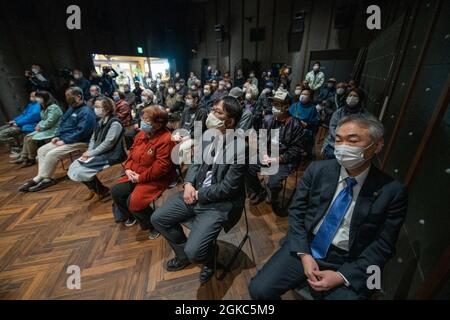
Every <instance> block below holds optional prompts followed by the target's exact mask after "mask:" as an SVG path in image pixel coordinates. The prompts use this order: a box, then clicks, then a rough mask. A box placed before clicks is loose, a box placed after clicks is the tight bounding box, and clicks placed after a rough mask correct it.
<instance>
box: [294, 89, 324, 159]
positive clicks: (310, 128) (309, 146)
mask: <svg viewBox="0 0 450 320" xmlns="http://www.w3.org/2000/svg"><path fill="white" fill-rule="evenodd" d="M313 97H314V92H313V91H312V90H311V89H303V91H302V92H301V95H300V99H299V102H297V103H294V104H293V105H291V106H290V107H289V113H290V114H291V115H292V116H293V117H294V118H297V119H298V120H299V121H300V123H301V125H302V127H303V129H305V138H306V152H307V154H308V155H307V157H308V159H315V157H314V139H315V136H316V133H317V127H318V125H319V120H320V119H319V113H318V112H317V109H316V106H315V105H314V104H313Z"/></svg>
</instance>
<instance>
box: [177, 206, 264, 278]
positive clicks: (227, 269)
mask: <svg viewBox="0 0 450 320" xmlns="http://www.w3.org/2000/svg"><path fill="white" fill-rule="evenodd" d="M243 212H244V219H245V234H244V237H243V238H242V240H241V242H240V243H239V246H238V247H237V248H236V249H235V250H234V252H233V254H232V255H231V258H230V259H229V260H228V261H227V262H226V263H225V265H224V268H223V271H222V273H221V274H220V275H219V276H218V275H217V239H215V240H214V243H213V246H214V247H213V248H214V252H213V254H214V275H215V277H216V279H217V280H223V279H224V278H225V276H226V275H227V273H229V272H230V271H231V267H232V266H233V264H234V262H235V261H236V259H237V257H238V255H239V252H241V251H242V247H243V246H244V244H245V242H246V241H247V240H248V241H249V244H250V251H251V255H252V260H253V263H255V254H254V252H253V245H252V240H251V238H250V234H249V225H248V216H247V209H246V208H245V205H244V210H243ZM182 224H183V225H184V226H185V227H186V228H188V229H189V230H191V227H192V219H189V220H186V221H185V222H183V223H182ZM236 224H238V223H236Z"/></svg>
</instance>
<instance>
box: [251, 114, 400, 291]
mask: <svg viewBox="0 0 450 320" xmlns="http://www.w3.org/2000/svg"><path fill="white" fill-rule="evenodd" d="M336 132H337V134H336V148H335V155H336V160H326V161H318V162H313V163H312V164H311V165H310V166H309V168H308V169H307V170H306V171H305V174H304V176H303V178H302V181H301V182H300V184H299V186H298V189H297V192H296V194H295V196H294V199H293V201H292V204H291V206H290V208H289V231H288V234H287V237H286V238H285V239H284V241H283V244H282V246H281V248H280V249H279V250H278V251H277V252H276V253H275V254H274V255H273V256H272V257H271V259H270V260H269V261H268V262H267V263H266V265H265V266H264V267H263V269H262V270H261V271H259V273H258V274H257V275H256V277H254V278H253V279H252V281H251V283H250V287H249V290H250V295H251V296H252V298H253V299H279V298H280V296H281V295H282V294H283V293H285V292H286V291H288V290H289V289H295V288H297V287H299V286H300V285H302V284H305V283H306V282H307V283H308V284H309V286H310V287H311V288H312V289H313V290H314V291H315V292H318V295H319V296H320V297H321V298H324V299H366V298H368V297H370V295H371V293H372V292H371V291H370V289H369V288H368V286H367V279H368V277H369V276H370V275H371V274H372V273H371V272H368V267H369V266H378V267H379V268H380V270H382V269H383V267H384V265H385V264H386V262H387V261H388V259H389V258H391V257H392V256H393V255H394V253H395V243H396V241H397V238H398V233H399V231H400V228H401V226H402V224H403V221H404V219H405V215H406V210H407V191H406V188H405V187H404V186H402V185H401V184H400V183H399V182H397V181H395V180H394V179H392V178H391V177H389V176H388V175H387V174H385V173H383V172H382V171H381V170H379V169H378V168H376V167H375V166H374V165H373V164H372V163H371V159H372V158H373V157H374V156H375V155H376V154H378V153H379V152H380V151H381V149H382V147H383V125H382V124H381V123H380V122H379V121H378V119H376V118H375V117H373V116H371V115H364V114H357V115H356V114H355V115H351V116H348V117H346V118H343V119H342V120H341V121H340V122H339V124H338V126H337V131H336Z"/></svg>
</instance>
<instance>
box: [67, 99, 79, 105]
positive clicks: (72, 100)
mask: <svg viewBox="0 0 450 320" xmlns="http://www.w3.org/2000/svg"><path fill="white" fill-rule="evenodd" d="M66 102H67V104H68V105H69V106H74V105H76V104H77V100H76V99H75V97H68V98H66Z"/></svg>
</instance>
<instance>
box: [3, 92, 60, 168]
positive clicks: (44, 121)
mask: <svg viewBox="0 0 450 320" xmlns="http://www.w3.org/2000/svg"><path fill="white" fill-rule="evenodd" d="M35 98H36V102H37V103H39V105H40V108H41V121H39V122H38V124H37V125H36V126H35V128H34V131H33V132H32V133H29V134H27V135H26V136H25V138H24V139H23V147H22V152H21V154H20V157H19V158H17V159H15V160H12V161H11V163H17V164H21V168H25V167H29V166H32V165H34V164H35V163H36V156H37V150H38V148H39V147H40V146H42V145H44V144H46V143H48V142H49V141H50V140H51V139H52V138H53V137H54V136H55V134H56V130H57V129H58V125H59V122H60V120H61V116H62V115H63V112H62V110H61V108H60V107H59V106H58V105H57V104H56V100H55V99H54V98H53V97H52V95H51V94H50V93H48V92H47V91H39V92H36V94H35Z"/></svg>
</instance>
